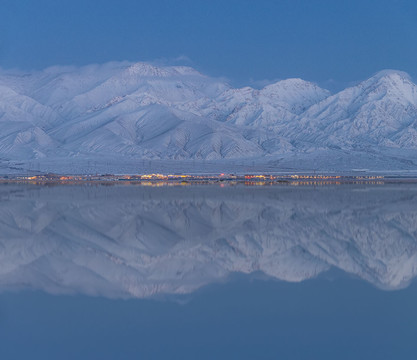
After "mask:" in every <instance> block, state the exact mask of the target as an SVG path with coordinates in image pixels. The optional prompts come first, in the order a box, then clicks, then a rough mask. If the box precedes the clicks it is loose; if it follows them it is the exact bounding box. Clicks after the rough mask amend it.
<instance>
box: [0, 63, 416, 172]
mask: <svg viewBox="0 0 417 360" xmlns="http://www.w3.org/2000/svg"><path fill="white" fill-rule="evenodd" d="M0 86H1V88H0V111H2V113H1V114H0V116H1V117H0V127H1V129H2V130H3V131H2V134H0V158H1V159H3V162H4V163H3V166H2V167H3V169H4V171H6V170H7V168H10V167H12V166H13V164H14V163H15V162H18V161H20V162H22V161H23V164H24V165H23V167H25V166H26V168H27V167H30V166H31V165H30V164H33V163H34V162H37V163H38V164H40V165H39V168H42V164H43V163H44V161H45V160H48V161H49V162H50V163H51V162H54V161H55V162H56V164H57V165H56V170H57V172H59V171H65V169H64V168H63V167H62V166H60V165H59V163H60V162H62V160H64V159H72V160H73V162H74V164H76V162H77V161H79V162H80V163H82V162H83V161H85V160H86V159H90V160H94V161H103V159H104V158H106V156H108V157H114V158H117V159H115V160H114V164H113V165H112V169H113V172H117V170H118V168H117V163H119V164H121V163H127V162H129V161H134V160H149V161H155V160H164V161H165V160H166V161H168V160H177V161H185V160H208V161H211V160H215V161H225V162H227V161H229V160H239V161H241V162H242V163H245V162H248V161H256V162H258V163H259V164H261V163H267V162H270V161H275V162H277V161H278V162H279V159H284V158H285V159H288V161H290V160H289V159H290V158H291V159H295V160H296V161H295V163H297V161H298V159H301V158H303V159H304V158H306V157H309V156H310V155H308V154H319V153H320V154H323V155H320V161H319V162H318V163H316V164H315V167H316V168H319V169H323V170H337V169H338V166H336V167H335V165H331V164H330V162H329V161H326V154H325V153H327V157H328V158H332V157H333V158H334V157H339V158H341V159H342V158H344V157H345V156H350V159H351V162H355V159H356V158H357V154H358V152H359V153H360V154H362V155H363V156H362V157H363V158H365V157H366V158H370V159H372V158H373V157H375V156H377V157H379V158H380V159H381V163H383V164H385V165H383V166H384V167H389V164H390V163H391V164H392V166H393V168H398V169H406V170H417V166H416V165H415V164H417V156H416V153H417V86H416V85H415V84H414V83H413V82H412V81H411V78H410V76H409V75H408V74H406V73H404V72H401V71H396V70H383V71H381V72H378V73H377V74H375V75H374V76H372V77H371V78H369V79H367V80H365V81H363V82H361V83H359V84H358V85H356V86H352V87H350V88H347V89H344V90H341V91H339V92H337V93H335V94H331V93H330V92H329V91H328V90H325V89H322V88H320V87H319V86H318V85H316V84H314V83H311V82H308V81H305V80H302V79H299V78H292V79H286V80H280V81H278V82H276V83H274V84H270V85H267V86H265V87H264V88H262V89H253V88H251V87H244V88H238V89H236V88H233V87H232V86H230V85H229V84H228V83H226V82H224V81H222V80H219V79H214V78H210V77H208V76H206V75H204V74H201V73H200V72H198V71H196V70H195V69H193V68H191V67H184V66H179V67H176V66H155V65H151V64H147V63H143V62H140V63H129V62H113V63H107V64H103V65H89V66H84V67H79V68H77V67H52V68H48V69H45V70H43V71H37V72H33V73H24V74H16V72H11V71H10V72H7V71H4V70H3V71H0ZM12 93H13V96H11V95H10V94H12ZM16 124H19V126H16ZM28 134H31V135H28ZM34 134H38V135H36V136H35V135H34ZM40 134H42V135H40ZM38 138H39V139H40V140H39V139H38ZM21 139H26V140H24V141H22V140H21ZM42 139H43V140H42ZM315 157H316V158H317V155H315ZM403 159H408V160H409V162H408V165H404V164H405V162H404V161H403ZM303 161H304V160H303ZM373 164H374V162H373V161H372V160H370V161H369V166H370V167H372V166H373ZM297 166H298V165H297ZM378 166H379V165H378ZM300 170H302V169H300ZM379 170H383V169H379ZM385 170H387V169H385ZM2 171H3V170H2Z"/></svg>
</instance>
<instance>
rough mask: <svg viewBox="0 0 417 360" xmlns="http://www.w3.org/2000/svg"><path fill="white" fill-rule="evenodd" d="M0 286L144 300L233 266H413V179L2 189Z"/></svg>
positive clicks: (384, 280)
mask: <svg viewBox="0 0 417 360" xmlns="http://www.w3.org/2000/svg"><path fill="white" fill-rule="evenodd" d="M0 234H1V235H0V285H1V286H2V287H3V288H19V289H20V288H34V289H42V290H45V291H48V292H52V293H75V292H78V293H83V294H101V295H104V296H108V297H130V296H133V297H146V296H150V295H153V294H158V293H188V292H192V291H193V290H195V289H197V288H199V287H201V286H203V285H205V284H209V283H211V282H214V281H218V280H221V279H225V278H226V277H227V276H228V275H229V274H231V273H232V272H242V273H251V272H254V271H261V272H264V273H265V274H267V275H269V276H271V277H273V278H277V279H282V280H285V281H301V280H305V279H308V278H312V277H314V276H316V275H317V274H319V273H321V272H323V271H325V270H327V269H329V268H330V267H336V268H339V269H341V270H343V271H345V272H347V273H351V274H355V275H357V276H359V277H361V278H363V279H365V280H367V281H369V282H371V283H373V284H375V285H376V286H378V287H381V288H387V289H395V288H400V287H404V286H406V285H407V284H408V283H409V282H410V280H411V279H412V278H414V277H415V276H416V273H417V237H416V235H417V187H416V186H414V185H401V186H400V185H395V186H394V185H392V186H391V185H385V186H380V187H371V186H365V187H364V186H341V187H329V188H319V189H317V188H292V187H273V188H255V189H253V188H247V187H235V188H218V187H209V186H205V187H188V188H162V189H161V188H158V189H155V188H143V187H134V186H126V187H116V186H114V187H104V186H97V187H92V186H74V187H70V186H65V187H36V186H17V185H7V186H6V185H4V186H1V187H0Z"/></svg>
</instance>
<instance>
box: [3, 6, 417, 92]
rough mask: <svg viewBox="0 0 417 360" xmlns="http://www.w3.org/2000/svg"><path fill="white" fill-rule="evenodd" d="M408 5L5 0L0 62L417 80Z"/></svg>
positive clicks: (243, 76) (240, 81) (262, 76)
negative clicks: (387, 74) (386, 74)
mask: <svg viewBox="0 0 417 360" xmlns="http://www.w3.org/2000/svg"><path fill="white" fill-rule="evenodd" d="M416 59H417V2H416V1H411V0H410V1H407V0H389V1H388V0H361V1H359V0H350V1H338V0H270V1H268V0H257V1H252V0H209V1H208V0H207V1H206V0H201V1H200V0H171V1H168V0H153V1H149V0H147V1H140V0H118V1H116V0H91V1H88V0H68V1H67V0H61V1H58V0H37V1H32V0H2V1H1V11H0V66H1V67H3V68H13V67H17V68H21V69H25V70H29V69H39V68H44V67H47V66H50V65H56V64H61V65H66V64H74V65H82V64H88V63H103V62H107V61H111V60H131V61H156V62H158V63H163V64H187V65H191V66H193V67H195V68H197V69H199V70H200V71H202V72H204V73H206V74H209V75H212V76H222V77H226V78H229V79H230V80H231V82H232V83H234V84H235V85H246V84H252V85H256V84H261V83H262V82H263V80H267V81H268V80H274V79H282V78H288V77H301V78H304V79H306V80H311V81H316V82H319V83H320V84H321V85H326V84H327V85H328V86H329V87H332V86H336V87H337V84H347V83H349V82H352V81H356V80H361V79H364V78H366V77H368V76H370V75H372V74H373V73H375V72H376V71H379V70H381V69H385V68H393V69H399V70H403V71H406V72H408V73H409V74H410V75H411V76H412V77H413V78H414V79H416V78H417V61H416Z"/></svg>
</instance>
